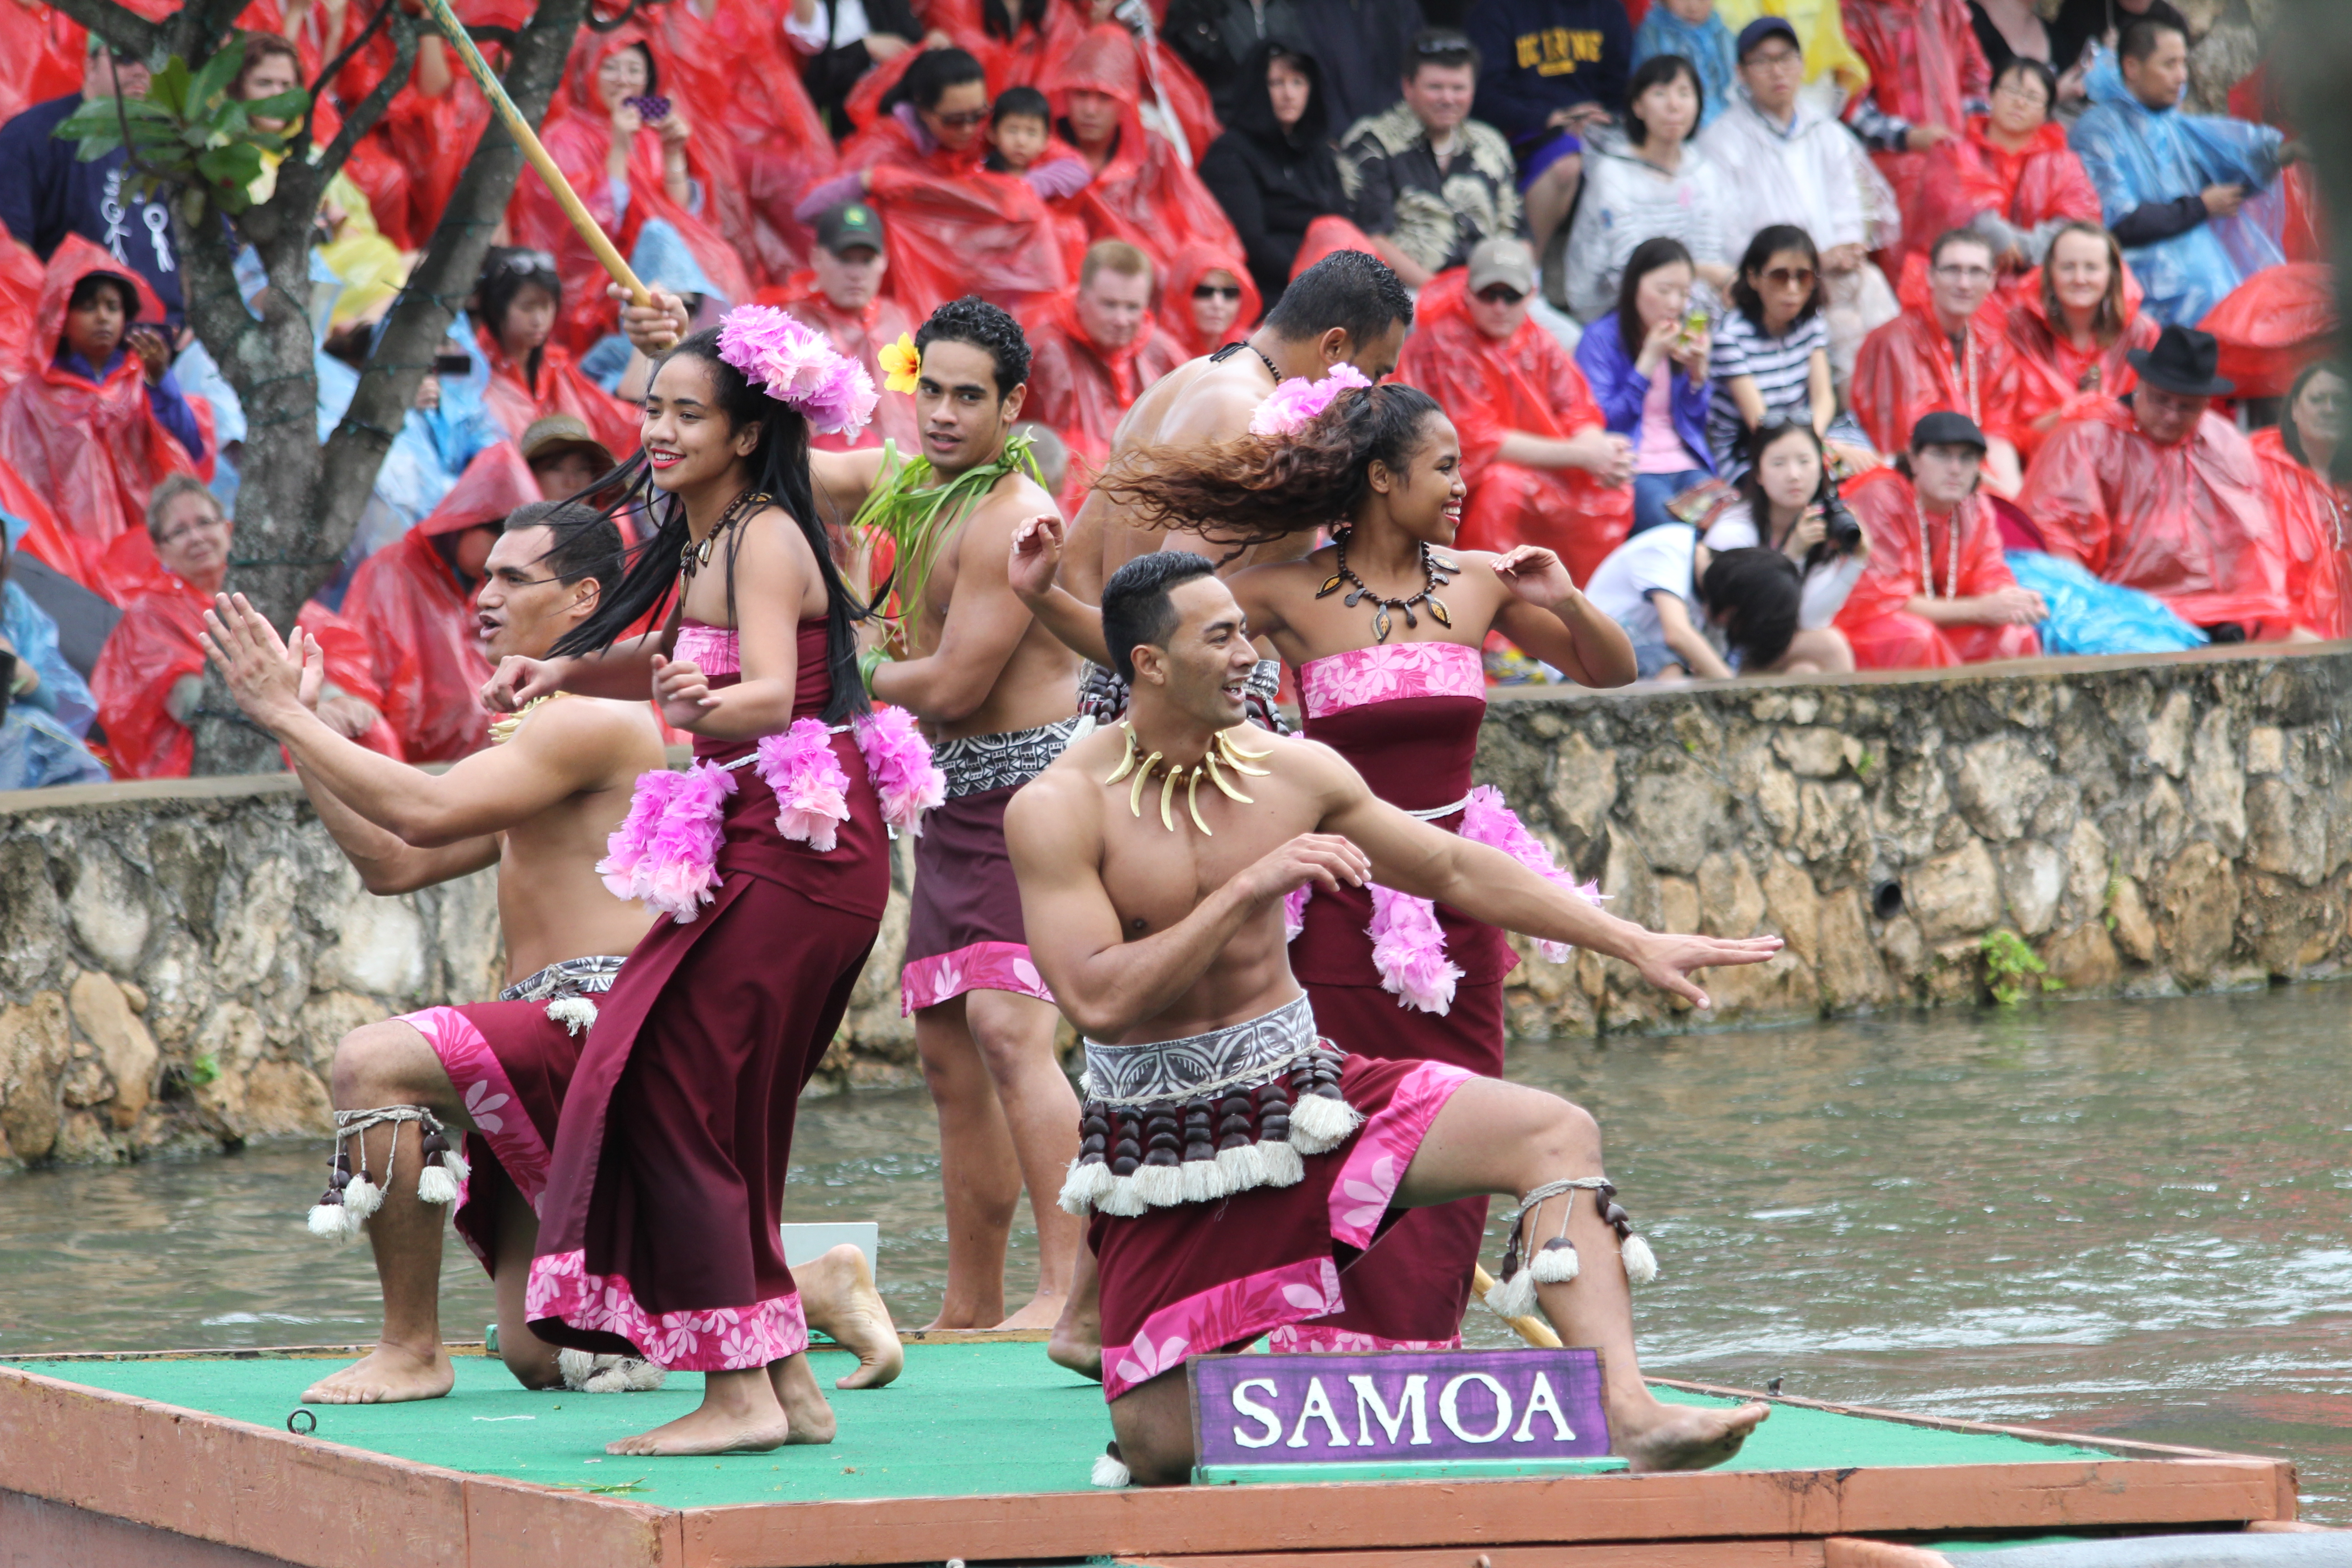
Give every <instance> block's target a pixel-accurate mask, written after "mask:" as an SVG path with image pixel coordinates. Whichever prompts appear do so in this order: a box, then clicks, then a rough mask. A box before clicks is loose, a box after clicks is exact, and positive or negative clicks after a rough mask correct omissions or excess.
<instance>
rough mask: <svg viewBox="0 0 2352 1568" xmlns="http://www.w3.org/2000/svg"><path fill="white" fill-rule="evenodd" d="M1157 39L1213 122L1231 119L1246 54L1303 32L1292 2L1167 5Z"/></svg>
mask: <svg viewBox="0 0 2352 1568" xmlns="http://www.w3.org/2000/svg"><path fill="white" fill-rule="evenodd" d="M1306 36H1307V29H1306V28H1304V27H1302V26H1299V25H1298V8H1297V6H1296V5H1293V4H1292V3H1291V0H1169V4H1168V19H1167V21H1166V22H1164V23H1162V24H1161V25H1160V37H1163V38H1165V39H1167V40H1168V47H1170V48H1171V49H1174V50H1175V51H1176V53H1177V54H1178V56H1179V57H1181V58H1182V59H1183V61H1184V63H1185V64H1186V65H1188V66H1191V67H1192V74H1193V75H1194V76H1197V77H1199V78H1200V79H1201V85H1202V87H1205V88H1207V89H1209V97H1210V99H1211V100H1213V102H1214V103H1215V105H1216V109H1217V117H1218V118H1219V119H1220V120H1231V119H1232V118H1233V112H1234V89H1236V88H1238V87H1239V86H1240V85H1241V81H1242V62H1243V61H1244V60H1246V59H1247V58H1249V56H1250V51H1251V50H1252V49H1255V47H1257V46H1258V44H1259V43H1260V42H1261V41H1263V40H1265V39H1266V38H1302V37H1306ZM1333 129H1334V130H1337V129H1338V127H1336V126H1335V127H1333Z"/></svg>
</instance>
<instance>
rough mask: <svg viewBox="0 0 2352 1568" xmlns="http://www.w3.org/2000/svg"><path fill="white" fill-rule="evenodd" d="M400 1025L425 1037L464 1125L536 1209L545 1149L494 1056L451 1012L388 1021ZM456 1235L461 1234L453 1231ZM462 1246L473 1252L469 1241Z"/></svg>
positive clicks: (433, 1010) (463, 1192)
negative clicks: (456, 1098)
mask: <svg viewBox="0 0 2352 1568" xmlns="http://www.w3.org/2000/svg"><path fill="white" fill-rule="evenodd" d="M393 1022H394V1023H395V1024H405V1025H407V1026H409V1027H410V1028H412V1029H415V1031H416V1032H417V1033H418V1034H420V1035H422V1036H424V1037H425V1044H426V1045H428V1046H431V1047H433V1054H434V1055H435V1056H436V1057H438V1058H441V1070H442V1071H444V1072H446V1073H447V1074H448V1075H449V1081H450V1082H451V1083H452V1084H454V1085H456V1086H457V1093H458V1095H459V1097H460V1100H461V1102H462V1103H463V1104H464V1106H465V1108H466V1119H467V1121H471V1122H472V1123H473V1124H474V1131H475V1133H476V1134H477V1135H478V1136H479V1137H480V1138H481V1139H482V1140H483V1141H484V1142H487V1143H488V1144H489V1146H490V1152H492V1153H493V1154H496V1155H497V1156H498V1157H499V1164H500V1165H501V1166H502V1167H504V1168H505V1170H506V1173H507V1177H508V1179H509V1180H510V1181H512V1182H513V1183H514V1184H515V1188H516V1190H517V1191H518V1192H520V1193H521V1194H522V1196H523V1201H524V1202H525V1203H527V1204H529V1205H530V1206H531V1207H532V1208H533V1209H536V1208H538V1207H539V1194H541V1193H542V1192H544V1191H546V1190H547V1144H546V1143H545V1142H542V1141H541V1138H540V1136H539V1129H538V1128H537V1127H535V1126H533V1125H532V1124H531V1120H530V1115H529V1114H528V1113H527V1112H526V1111H525V1110H523V1105H522V1100H520V1098H519V1097H518V1096H517V1095H516V1094H515V1087H514V1083H513V1081H512V1080H511V1079H509V1078H508V1077H507V1071H506V1068H502V1067H500V1066H499V1058H498V1053H497V1052H495V1051H493V1050H491V1049H490V1042H489V1041H488V1040H486V1039H484V1038H483V1037H482V1031H481V1030H479V1029H478V1028H476V1027H474V1021H473V1020H472V1019H470V1018H468V1017H467V1016H466V1015H464V1014H463V1013H460V1012H459V1011H457V1008H455V1007H426V1008H425V1009H423V1010H422V1011H420V1012H415V1013H403V1014H402V1015H400V1016H398V1017H396V1018H394V1020H393ZM468 1186H469V1183H467V1182H460V1183H458V1184H457V1203H456V1204H455V1205H452V1206H451V1209H450V1212H451V1213H452V1214H457V1213H460V1212H462V1211H463V1210H464V1209H465V1206H466V1204H467V1201H468V1199H469V1197H470V1195H471V1194H470V1193H469V1192H468V1190H467V1189H468ZM457 1234H458V1235H460V1236H464V1235H465V1234H466V1229H465V1227H464V1226H458V1229H457ZM472 1245H473V1244H472V1242H471V1240H470V1239H469V1240H468V1241H467V1246H469V1247H470V1246H472Z"/></svg>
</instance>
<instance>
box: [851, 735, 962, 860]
mask: <svg viewBox="0 0 2352 1568" xmlns="http://www.w3.org/2000/svg"><path fill="white" fill-rule="evenodd" d="M856 734H857V753H858V755H860V756H862V757H864V758H865V759H866V776H867V777H868V778H870V779H872V780H873V781H874V793H875V794H876V795H879V796H881V797H882V820H883V821H885V822H887V823H888V824H889V825H890V826H893V827H895V828H898V830H899V831H900V832H902V833H905V834H907V835H908V837H915V838H919V837H922V836H923V813H925V812H927V811H929V810H930V809H931V807H933V806H935V805H940V803H941V802H943V801H945V800H946V799H947V797H948V776H947V774H945V773H941V772H940V770H939V768H938V767H937V766H935V765H934V764H933V763H932V762H931V744H930V742H929V741H926V740H924V739H923V735H922V731H919V730H918V729H916V728H915V716H914V715H913V714H912V713H909V712H908V711H907V710H905V709H904V708H888V707H882V708H877V709H875V710H874V711H873V712H872V713H870V714H868V715H867V716H866V717H865V718H863V719H860V720H859V721H857V724H856Z"/></svg>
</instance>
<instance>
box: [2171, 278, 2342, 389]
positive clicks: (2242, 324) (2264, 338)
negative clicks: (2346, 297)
mask: <svg viewBox="0 0 2352 1568" xmlns="http://www.w3.org/2000/svg"><path fill="white" fill-rule="evenodd" d="M2198 325H2199V327H2200V328H2201V329H2202V330H2204V331H2209V332H2210V333H2212V334H2213V336H2214V337H2215V338H2216V339H2218V340H2220V342H2221V374H2223V375H2225V376H2227V377H2228V378H2229V379H2230V380H2231V381H2233V382H2235V383H2237V386H2238V391H2237V395H2238V396H2240V397H2284V396H2285V395H2286V394H2287V389H2288V388H2289V387H2291V386H2293V385H2294V378H2295V376H2296V375H2297V374H2300V373H2301V371H2302V370H2303V367H2304V366H2305V365H2307V364H2309V363H2311V362H2312V361H2314V360H2315V359H2325V358H2326V357H2327V355H2329V354H2330V353H2334V352H2335V348H2336V325H2337V323H2336V274H2335V270H2334V269H2333V268H2328V267H2325V266H2321V265H2319V264H2318V263H2315V262H2305V261H2290V262H2288V263H2287V264H2286V265H2285V266H2284V267H2265V268H2263V269H2262V270H2261V271H2260V272H2257V273H2255V274H2254V275H2253V276H2252V278H2249V279H2246V280H2245V281H2244V282H2243V283H2241V284H2239V285H2238V286H2237V287H2236V288H2235V289H2231V291H2230V295H2229V297H2228V298H2227V299H2225V300H2222V301H2221V303H2220V304H2218V305H2216V306H2214V307H2213V308H2212V309H2211V310H2209V311H2207V312H2206V313H2205V319H2204V320H2203V321H2200V322H2199V323H2198Z"/></svg>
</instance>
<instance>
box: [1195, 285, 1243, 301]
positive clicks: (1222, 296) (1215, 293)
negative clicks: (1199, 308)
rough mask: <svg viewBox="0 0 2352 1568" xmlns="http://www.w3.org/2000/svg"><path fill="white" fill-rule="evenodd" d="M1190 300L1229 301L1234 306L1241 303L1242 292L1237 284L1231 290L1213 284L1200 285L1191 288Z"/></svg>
mask: <svg viewBox="0 0 2352 1568" xmlns="http://www.w3.org/2000/svg"><path fill="white" fill-rule="evenodd" d="M1192 298H1194V299H1195V300H1232V301H1233V302H1234V303H1235V304H1239V303H1240V302H1241V298H1242V290H1241V286H1240V285H1239V284H1235V285H1234V286H1233V287H1231V288H1226V287H1223V286H1222V285H1219V284H1215V283H1201V284H1196V285H1194V286H1193V289H1192Z"/></svg>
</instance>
